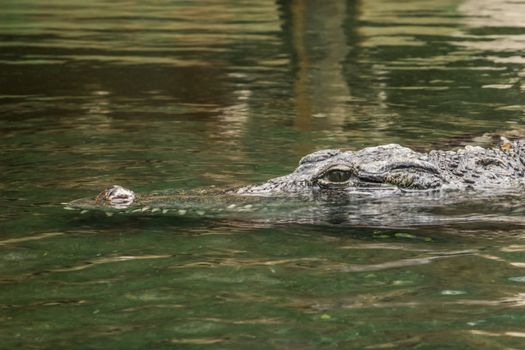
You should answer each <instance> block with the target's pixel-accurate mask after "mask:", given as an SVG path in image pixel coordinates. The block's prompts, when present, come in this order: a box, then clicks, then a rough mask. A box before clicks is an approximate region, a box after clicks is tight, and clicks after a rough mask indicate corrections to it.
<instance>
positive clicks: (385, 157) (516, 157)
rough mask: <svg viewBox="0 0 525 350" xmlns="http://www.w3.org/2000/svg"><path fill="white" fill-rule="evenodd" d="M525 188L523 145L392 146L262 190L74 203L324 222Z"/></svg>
mask: <svg viewBox="0 0 525 350" xmlns="http://www.w3.org/2000/svg"><path fill="white" fill-rule="evenodd" d="M524 185H525V142H524V141H515V142H512V143H506V144H504V145H503V146H502V147H500V148H494V149H485V148H482V147H471V146H467V147H465V148H463V149H459V150H457V151H430V152H428V153H420V152H415V151H413V150H411V149H409V148H406V147H402V146H399V145H397V144H390V145H383V146H377V147H369V148H364V149H362V150H359V151H345V150H339V149H329V150H322V151H318V152H314V153H311V154H309V155H307V156H305V157H303V158H302V159H301V161H300V162H299V166H298V167H297V168H296V169H295V171H294V172H292V173H291V174H288V175H285V176H281V177H277V178H274V179H270V180H268V181H266V182H265V183H262V184H258V185H248V186H244V187H236V188H229V189H206V190H197V191H191V192H163V193H153V194H146V195H135V193H133V191H131V190H128V189H126V188H123V187H121V186H112V187H109V188H108V189H106V190H104V191H103V192H101V193H100V194H99V195H98V196H97V197H96V198H95V199H83V200H77V201H73V202H71V203H70V204H69V206H70V207H72V208H77V209H97V208H98V209H106V210H110V209H112V210H117V211H126V212H140V213H144V212H158V213H164V214H165V213H167V212H169V211H170V210H172V211H173V210H175V212H176V213H179V214H181V213H182V214H185V213H186V212H188V211H190V210H192V211H194V212H196V213H197V214H199V213H202V214H199V215H204V214H206V213H207V212H223V211H226V212H228V210H229V209H231V210H235V211H236V212H239V211H240V212H242V211H262V210H263V209H264V210H268V208H272V207H273V208H275V209H279V210H289V212H290V213H292V212H297V210H298V208H301V206H303V207H304V205H302V203H304V202H308V203H310V205H309V206H307V207H308V208H302V210H301V212H302V213H305V212H308V213H309V215H311V216H312V215H313V216H318V215H321V213H323V212H326V209H327V208H329V212H334V211H337V212H338V213H339V214H341V210H336V209H335V208H338V207H339V209H340V207H341V204H348V203H352V204H353V205H354V207H353V209H352V210H354V211H355V212H354V213H351V215H354V216H355V215H359V214H363V215H365V214H366V213H368V214H369V213H372V215H374V213H376V214H377V216H378V217H379V216H381V214H383V213H384V212H400V211H401V210H404V209H406V208H407V207H410V208H413V207H418V206H422V207H424V206H425V203H427V204H428V203H432V204H433V205H434V204H435V203H436V201H439V202H440V203H442V204H445V203H451V202H457V200H458V198H464V197H465V196H466V192H467V191H468V192H469V195H468V196H470V195H473V194H483V196H484V197H486V196H487V195H490V196H492V195H497V194H501V195H508V194H509V193H510V194H517V193H520V192H521V190H522V188H523V186H524ZM312 203H314V204H312ZM356 203H357V204H356ZM338 204H339V205H338ZM286 207H288V209H286ZM347 209H348V208H347ZM231 210H230V211H231ZM275 211H277V210H275ZM339 214H338V215H339ZM344 214H350V213H346V212H344Z"/></svg>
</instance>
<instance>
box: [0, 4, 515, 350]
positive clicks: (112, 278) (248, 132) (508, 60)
mask: <svg viewBox="0 0 525 350" xmlns="http://www.w3.org/2000/svg"><path fill="white" fill-rule="evenodd" d="M523 13H525V5H524V4H523V3H521V2H519V1H510V0H509V1H504V0H498V1H488V0H487V1H471V0H466V1H458V0H449V1H419V0H415V1H403V2H401V1H397V2H392V1H378V0H373V1H346V2H345V1H333V2H320V1H299V0H298V1H276V2H274V1H257V2H248V1H224V0H217V1H211V0H210V1H199V2H193V1H167V0H166V1H162V0H161V1H155V2H150V1H103V0H96V1H91V2H85V1H59V0H54V1H46V2H41V1H35V0H17V1H10V0H7V1H4V2H3V4H2V11H0V115H1V121H2V123H1V125H0V135H1V138H0V151H1V152H0V171H1V174H2V175H1V179H2V180H1V181H0V206H1V209H2V210H1V211H0V235H1V237H0V250H1V253H0V283H1V287H2V288H1V289H0V344H2V345H1V347H2V348H6V349H14V348H24V349H25V348H36V349H49V348H53V349H71V348H75V349H119V348H126V349H133V348H142V349H143V348H166V349H171V348H173V349H179V348H209V349H218V348H219V349H246V348H248V347H249V348H253V349H319V348H344V349H387V348H388V349H520V348H523V344H524V343H525V339H524V338H525V332H524V328H523V324H524V323H525V309H524V306H525V270H524V267H525V254H524V251H525V233H524V232H525V231H524V229H523V223H522V220H521V211H520V210H519V208H521V205H520V199H519V198H517V199H516V198H515V199H513V200H512V203H511V204H512V205H510V207H511V209H512V210H513V212H512V213H509V211H508V208H507V207H506V206H505V204H506V203H507V202H505V201H504V202H501V201H500V202H497V203H496V204H494V203H492V202H491V201H490V200H488V201H486V202H485V203H486V204H487V205H486V206H484V205H483V203H481V204H480V203H479V202H477V203H473V205H472V206H471V207H470V209H469V210H470V211H469V213H470V214H472V217H474V218H475V217H476V216H475V215H481V214H483V215H485V217H487V215H492V218H493V220H489V221H490V222H487V221H482V222H478V221H476V220H470V221H469V222H465V221H463V222H462V223H454V222H451V223H443V224H440V225H424V226H418V227H417V228H408V229H399V228H395V227H396V225H390V224H388V225H384V226H386V227H384V228H377V226H378V225H375V226H376V227H375V228H374V227H368V226H367V225H357V226H356V225H348V224H347V225H338V224H337V223H332V224H330V225H324V224H300V223H280V224H275V223H272V222H266V223H261V222H252V221H249V220H233V219H231V220H228V219H227V218H226V219H220V220H216V219H213V218H202V219H185V218H177V217H166V218H162V217H132V218H129V217H128V218H118V217H111V218H105V217H92V216H81V215H78V214H74V213H71V212H67V211H65V210H63V208H62V207H63V206H62V205H61V203H62V202H67V201H69V200H72V199H75V198H80V197H84V196H91V195H94V194H96V193H97V192H98V191H100V189H102V188H104V187H105V186H106V185H108V184H113V183H119V184H122V185H125V186H129V187H131V188H133V189H135V190H137V191H150V190H162V189H168V188H176V189H192V188H196V187H199V186H208V185H217V186H223V185H228V186H229V185H236V184H246V183H250V182H255V181H262V180H264V179H267V178H269V177H273V176H277V175H281V174H285V173H287V172H289V171H290V170H292V169H293V168H294V167H295V165H296V163H297V161H298V160H299V158H300V157H301V156H303V155H304V154H306V153H308V152H310V151H313V150H317V149H322V148H326V147H349V148H361V147H364V146H370V145H377V144H381V143H390V142H395V143H400V144H403V145H406V146H410V147H413V148H416V149H418V150H428V149H430V148H450V147H459V146H462V145H465V144H480V145H484V146H486V145H491V144H493V143H494V140H495V138H496V136H497V135H501V134H504V135H508V136H520V135H523V134H525V133H524V130H523V127H522V124H523V121H524V117H525V115H524V111H525V107H524V105H523V100H524V97H525V95H524V90H525V58H524V56H523V52H524V50H525V39H524V38H525V20H524V19H523V15H522V14H523ZM463 209H464V208H463ZM480 213H481V214H480ZM454 214H456V207H453V206H451V207H445V208H442V209H441V215H444V216H447V215H451V216H452V215H454ZM508 217H512V218H513V220H512V222H510V223H509V221H508V220H503V219H502V218H508ZM499 219H501V220H499ZM511 224H512V225H511Z"/></svg>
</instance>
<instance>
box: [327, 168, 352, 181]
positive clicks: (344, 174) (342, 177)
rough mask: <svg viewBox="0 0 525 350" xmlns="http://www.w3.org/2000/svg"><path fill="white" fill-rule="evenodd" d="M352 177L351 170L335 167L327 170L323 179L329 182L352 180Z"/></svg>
mask: <svg viewBox="0 0 525 350" xmlns="http://www.w3.org/2000/svg"><path fill="white" fill-rule="evenodd" d="M351 177H352V173H351V172H350V171H346V170H339V169H334V170H330V171H328V172H326V173H325V174H324V175H323V177H322V178H321V179H322V180H323V182H327V183H343V182H347V181H348V180H350V178H351Z"/></svg>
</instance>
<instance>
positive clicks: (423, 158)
mask: <svg viewBox="0 0 525 350" xmlns="http://www.w3.org/2000/svg"><path fill="white" fill-rule="evenodd" d="M447 182H448V181H447V179H446V178H445V176H444V174H443V172H442V171H441V170H440V167H439V166H438V165H436V164H435V162H434V161H433V159H432V158H431V157H429V156H428V154H424V153H418V152H415V151H412V150H411V149H409V148H406V147H402V146H399V145H396V144H391V145H384V146H377V147H369V148H365V149H362V150H359V151H343V150H338V149H330V150H323V151H318V152H315V153H312V154H309V155H307V156H305V157H304V158H302V159H301V161H300V162H299V166H298V167H297V169H295V171H294V172H292V173H291V174H289V175H286V176H282V177H278V178H275V179H271V180H269V181H267V182H265V183H263V184H261V185H251V186H246V187H242V188H240V189H238V190H237V191H236V193H238V194H242V195H263V196H265V195H266V196H267V195H278V194H292V193H301V194H306V193H311V194H314V195H330V196H333V195H334V194H338V195H339V194H341V195H351V194H358V195H367V194H368V195H373V194H385V193H393V192H402V191H424V190H436V189H439V188H441V187H442V186H444V185H445V184H447Z"/></svg>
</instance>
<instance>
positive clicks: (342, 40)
mask: <svg viewBox="0 0 525 350" xmlns="http://www.w3.org/2000/svg"><path fill="white" fill-rule="evenodd" d="M357 4H358V2H356V1H335V2H319V1H314V0H293V1H291V2H290V3H289V4H287V5H285V6H288V7H289V18H288V21H285V24H284V28H285V31H287V32H289V36H290V38H291V47H292V49H293V57H294V66H295V77H294V82H293V94H294V100H295V112H296V116H295V119H294V126H295V127H296V128H298V129H300V130H305V131H308V130H314V129H315V128H316V124H319V123H320V124H325V123H326V122H324V121H325V120H327V121H328V124H332V123H333V124H335V125H341V123H342V121H343V120H344V115H345V111H344V109H343V108H341V103H340V102H341V101H340V99H341V98H344V99H347V98H350V97H349V90H348V86H347V85H346V83H345V81H344V79H343V74H342V69H343V67H342V63H343V62H344V60H345V58H346V55H347V54H348V51H349V48H348V45H347V35H346V34H345V23H346V22H347V21H348V20H349V19H348V14H349V13H350V14H351V15H353V14H354V13H356V7H357ZM349 6H350V7H352V9H351V10H349V9H348V7H349ZM338 100H339V101H338ZM316 119H317V120H319V122H316V121H315V120H316Z"/></svg>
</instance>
